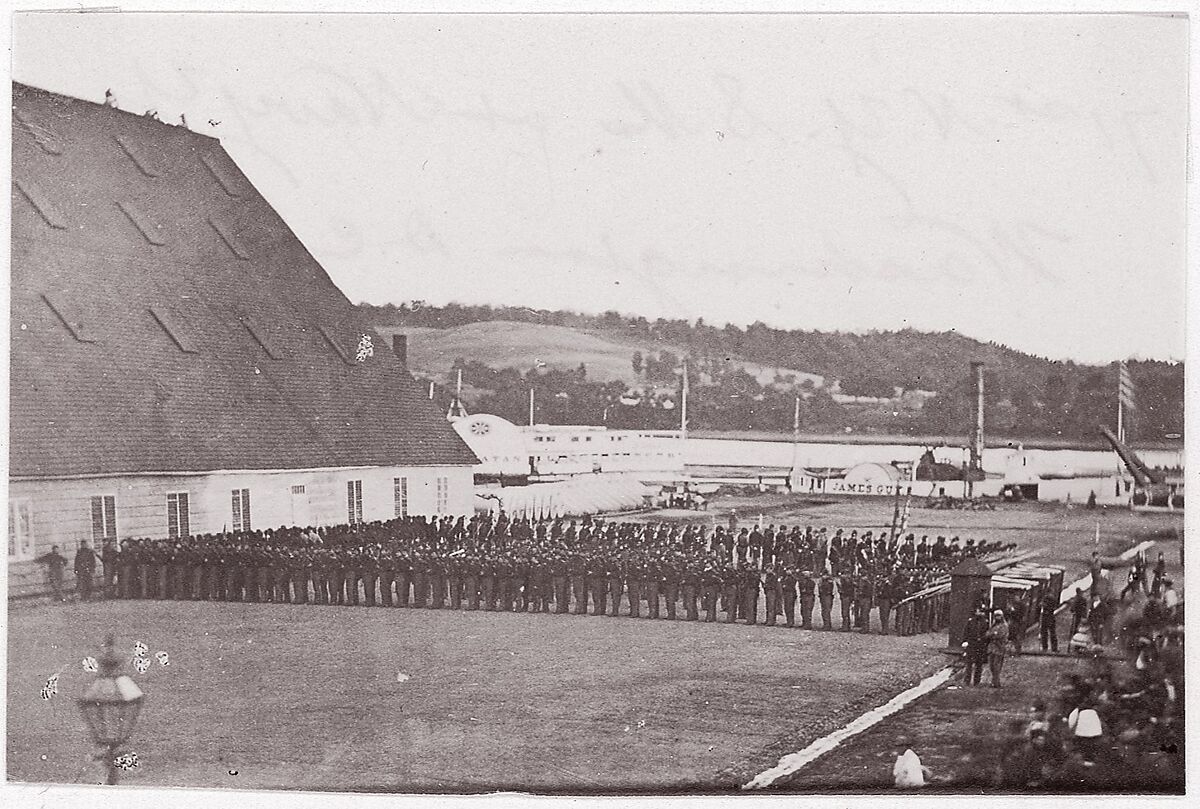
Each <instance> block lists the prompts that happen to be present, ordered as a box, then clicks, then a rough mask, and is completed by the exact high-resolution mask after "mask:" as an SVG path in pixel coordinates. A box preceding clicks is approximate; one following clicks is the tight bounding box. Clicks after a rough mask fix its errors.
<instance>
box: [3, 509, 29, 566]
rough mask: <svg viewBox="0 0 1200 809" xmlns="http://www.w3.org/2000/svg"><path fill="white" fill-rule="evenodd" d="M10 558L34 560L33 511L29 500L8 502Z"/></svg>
mask: <svg viewBox="0 0 1200 809" xmlns="http://www.w3.org/2000/svg"><path fill="white" fill-rule="evenodd" d="M8 558H9V559H10V560H18V559H32V558H33V509H32V508H31V507H30V505H29V501H28V500H9V501H8Z"/></svg>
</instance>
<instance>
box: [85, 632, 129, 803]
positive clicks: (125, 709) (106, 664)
mask: <svg viewBox="0 0 1200 809" xmlns="http://www.w3.org/2000/svg"><path fill="white" fill-rule="evenodd" d="M96 664H97V669H98V675H97V677H96V679H95V680H93V681H92V683H91V685H89V686H88V687H87V690H86V691H84V692H83V696H81V697H79V699H77V700H76V702H77V704H78V705H79V712H80V713H81V714H82V715H83V721H84V722H85V723H86V724H87V727H88V732H89V733H90V734H91V736H92V741H93V742H94V743H95V744H96V745H97V746H99V747H102V748H104V750H105V755H106V756H107V765H108V783H110V784H115V783H117V765H116V761H115V758H116V753H117V748H118V747H120V746H121V745H122V744H124V743H125V741H126V740H127V739H128V738H129V735H130V734H131V733H132V732H133V726H134V725H135V724H137V719H138V714H139V713H140V712H141V710H142V689H140V688H138V685H137V683H135V682H134V681H133V679H132V678H131V677H129V676H128V675H125V674H121V673H120V669H121V659H120V658H119V657H117V654H116V652H115V651H113V637H112V635H109V636H108V637H107V638H105V641H104V651H103V653H102V654H101V655H100V658H99V659H98V660H97V661H96Z"/></svg>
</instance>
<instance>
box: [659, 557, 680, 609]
mask: <svg viewBox="0 0 1200 809" xmlns="http://www.w3.org/2000/svg"><path fill="white" fill-rule="evenodd" d="M660 572H661V573H662V581H663V599H664V601H666V604H667V620H668V621H674V620H675V617H676V615H675V608H676V605H677V604H678V602H679V586H680V570H679V565H678V563H677V561H676V560H675V559H673V558H672V557H670V556H666V557H664V558H663V562H662V567H661V569H660Z"/></svg>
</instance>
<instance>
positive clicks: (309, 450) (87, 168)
mask: <svg viewBox="0 0 1200 809" xmlns="http://www.w3.org/2000/svg"><path fill="white" fill-rule="evenodd" d="M12 166H13V169H12V177H13V188H12V237H13V238H12V303H11V306H12V326H11V333H12V342H11V411H10V412H11V419H10V423H11V434H10V438H11V443H10V471H9V474H10V476H11V477H14V478H22V477H41V476H66V475H96V474H117V473H139V472H208V471H215V470H233V469H262V470H265V469H309V468H329V467H350V466H392V465H395V466H409V465H463V464H474V463H476V462H477V459H476V458H475V456H474V454H473V453H472V452H471V450H470V449H469V448H468V447H467V445H466V444H465V443H464V442H463V441H462V439H461V438H459V436H458V435H457V433H455V431H454V430H453V429H452V428H451V426H450V424H449V423H447V422H446V420H445V418H444V417H443V416H442V415H441V414H440V413H438V412H437V410H436V409H435V407H434V405H433V403H432V402H430V401H428V400H427V399H426V398H425V397H424V396H423V395H422V391H421V390H420V388H419V386H418V385H417V384H416V382H415V381H414V380H413V379H412V377H411V376H410V375H409V374H408V372H407V371H406V370H405V369H404V367H403V365H402V364H401V363H400V361H399V360H398V358H397V357H396V356H395V355H394V354H393V353H392V351H391V350H390V348H388V347H387V346H385V345H384V344H383V341H382V340H381V339H379V338H378V335H376V334H375V333H374V332H372V331H371V328H370V326H369V325H368V324H367V323H366V322H365V321H364V320H363V319H362V318H361V317H359V316H358V315H357V311H356V308H355V307H354V306H353V305H352V304H351V303H350V301H349V300H348V299H347V298H346V296H345V295H343V294H342V292H341V291H340V290H339V289H338V288H337V287H336V286H335V285H334V283H333V282H332V281H331V280H330V278H329V276H328V275H327V274H326V273H325V271H324V269H322V267H321V266H320V265H319V264H318V263H317V262H316V260H314V259H313V257H312V256H311V255H309V253H308V251H307V250H306V249H305V248H304V245H302V244H301V243H300V240H299V239H297V238H296V235H295V234H294V233H292V231H291V230H290V229H289V228H288V226H287V225H286V224H285V223H284V222H283V220H282V219H281V218H280V217H279V215H278V214H277V213H276V212H275V210H274V209H273V208H272V207H271V206H270V205H269V204H268V203H267V201H266V200H265V199H263V197H262V196H261V195H260V194H259V193H258V192H257V191H256V190H255V188H254V186H253V185H252V184H251V183H250V182H249V180H247V179H246V177H245V176H244V175H243V174H242V172H241V171H240V170H239V169H238V167H237V166H236V165H235V164H234V162H233V161H232V160H231V159H230V157H229V155H228V154H226V153H225V150H224V149H222V148H221V145H220V143H219V142H218V141H216V140H215V139H213V138H210V137H206V136H204V135H201V134H198V133H195V132H191V131H189V130H188V129H186V128H184V127H182V126H172V125H169V124H164V123H160V122H158V121H155V120H152V119H150V118H146V117H143V116H139V115H134V114H131V113H128V112H122V111H120V110H117V109H113V108H109V107H105V106H103V105H100V104H94V103H91V102H87V101H81V100H79V99H74V98H68V97H65V96H61V95H57V94H54V93H49V92H46V91H43V90H38V89H35V88H32V87H28V86H25V85H21V84H14V86H13V161H12ZM363 335H370V336H371V338H372V340H373V341H374V343H375V347H374V355H373V356H371V357H369V358H367V359H366V360H365V361H363V362H359V361H357V360H356V357H355V354H356V350H357V347H358V345H359V341H360V340H361V338H362V336H363Z"/></svg>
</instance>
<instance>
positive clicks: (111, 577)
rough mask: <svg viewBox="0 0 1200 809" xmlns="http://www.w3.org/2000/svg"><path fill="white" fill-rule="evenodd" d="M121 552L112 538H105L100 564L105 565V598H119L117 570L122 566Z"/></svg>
mask: <svg viewBox="0 0 1200 809" xmlns="http://www.w3.org/2000/svg"><path fill="white" fill-rule="evenodd" d="M119 560H120V551H118V550H117V544H116V543H115V542H114V541H113V538H112V537H105V539H104V547H102V548H101V549H100V562H101V564H103V565H104V597H105V598H116V597H117V569H118V567H119V566H120V562H119Z"/></svg>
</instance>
